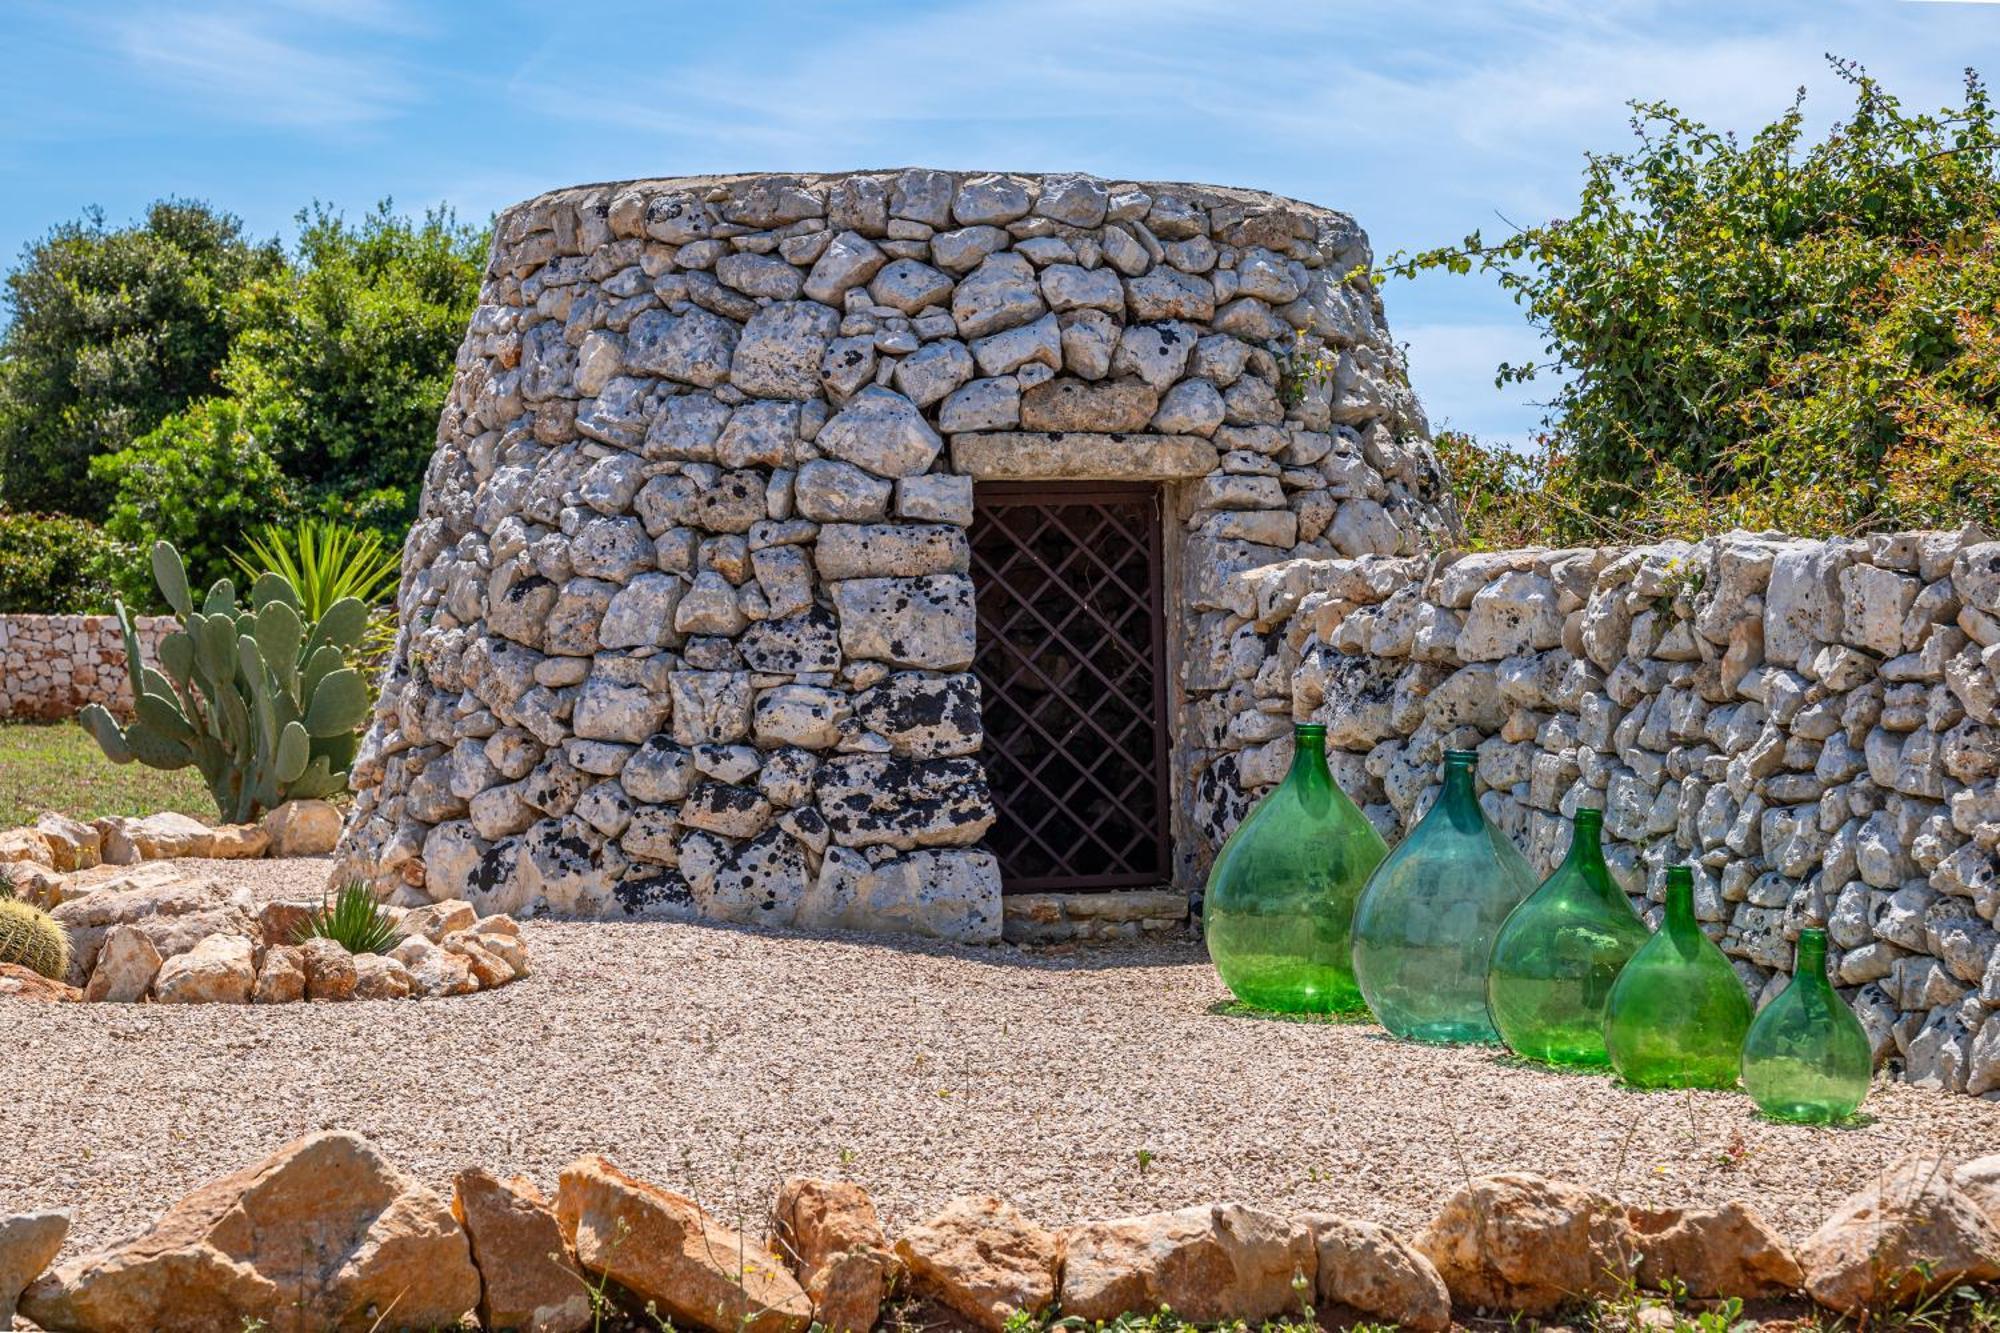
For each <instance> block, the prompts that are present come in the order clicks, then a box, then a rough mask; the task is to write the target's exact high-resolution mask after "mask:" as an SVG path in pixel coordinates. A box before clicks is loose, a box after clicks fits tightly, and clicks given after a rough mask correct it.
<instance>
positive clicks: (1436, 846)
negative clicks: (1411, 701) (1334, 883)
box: [1354, 750, 1535, 1044]
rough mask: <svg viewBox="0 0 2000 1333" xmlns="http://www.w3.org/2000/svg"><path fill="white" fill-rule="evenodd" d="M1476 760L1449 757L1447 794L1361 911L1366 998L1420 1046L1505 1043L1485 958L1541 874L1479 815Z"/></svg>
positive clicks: (1359, 951)
mask: <svg viewBox="0 0 2000 1333" xmlns="http://www.w3.org/2000/svg"><path fill="white" fill-rule="evenodd" d="M1475 758H1476V756H1475V755H1474V754H1473V752H1472V751H1470V750H1447V751H1446V752H1445V757H1444V790H1443V791H1442V792H1440V793H1439V795H1438V798H1437V800H1436V801H1435V802H1433V803H1432V805H1431V808H1430V810H1429V811H1428V812H1427V813H1426V814H1425V815H1424V817H1423V818H1422V819H1420V820H1418V821H1417V826H1416V827H1415V828H1413V829H1411V830H1410V834H1409V836H1408V837H1407V838H1405V839H1403V842H1402V845H1401V846H1399V847H1397V848H1396V850H1395V851H1393V852H1391V853H1389V856H1388V858H1387V859H1386V860H1384V861H1383V862H1382V864H1381V866H1380V867H1378V868H1377V869H1376V871H1375V875H1374V878H1372V879H1370V880H1369V881H1368V887H1367V888H1366V889H1364V890H1362V893H1361V903H1360V906H1358V907H1356V908H1355V909H1354V976H1355V980H1356V981H1358V982H1360V984H1361V994H1362V997H1363V998H1364V999H1366V1000H1367V1001H1368V1007H1369V1008H1370V1009H1372V1010H1373V1011H1374V1012H1375V1017H1376V1019H1377V1020H1378V1021H1379V1022H1380V1023H1381V1024H1382V1026H1383V1027H1385V1028H1387V1029H1389V1031H1391V1032H1393V1033H1394V1034H1395V1035H1397V1036H1398V1037H1407V1038H1409V1039H1411V1040H1414V1041H1432V1042H1484V1043H1489V1044H1490V1043H1493V1042H1497V1041H1499V1040H1500V1038H1499V1034H1498V1033H1496V1032H1495V1031H1494V1030H1493V1022H1492V1019H1491V1018H1489V1017H1488V1016H1487V1013H1486V960H1487V959H1488V958H1489V957H1490V956H1491V955H1492V953H1493V941H1494V939H1495V938H1496V937H1497V936H1498V935H1499V933H1500V924H1501V923H1502V922H1503V921H1505V920H1506V919H1507V914H1508V913H1509V912H1512V911H1513V910H1514V908H1515V907H1516V906H1518V905H1519V904H1520V902H1521V900H1522V899H1524V898H1526V897H1527V896H1528V895H1529V894H1530V893H1532V892H1533V891H1534V888H1535V872H1534V871H1533V870H1531V869H1529V868H1528V863H1527V861H1526V860H1525V859H1523V858H1522V856H1521V853H1520V852H1519V851H1517V850H1516V849H1515V847H1514V844H1513V843H1512V842H1510V841H1508V839H1507V835H1506V834H1504V833H1502V832H1501V831H1500V830H1499V829H1497V828H1495V827H1494V826H1493V823H1492V821H1491V820H1489V819H1487V818H1486V812H1485V811H1484V810H1482V809H1480V807H1479V798H1478V797H1477V796H1476V795H1474V793H1473V789H1472V765H1473V761H1474V759H1475Z"/></svg>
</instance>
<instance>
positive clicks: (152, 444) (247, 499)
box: [90, 398, 297, 609]
mask: <svg viewBox="0 0 2000 1333" xmlns="http://www.w3.org/2000/svg"><path fill="white" fill-rule="evenodd" d="M90 474H91V477H92V478H93V479H94V480H95V481H96V482H97V484H98V485H100V486H102V487H104V488H105V489H106V490H107V491H109V492H110V493H111V497H112V498H111V512H110V516H109V517H108V518H106V519H105V523H104V526H105V529H106V530H107V531H108V532H110V533H111V534H112V535H113V536H114V537H117V538H118V539H119V540H121V541H124V542H129V543H131V544H132V545H133V546H134V547H135V548H138V549H142V550H143V549H146V548H149V547H150V546H151V545H152V543H154V542H156V541H164V542H169V543H171V544H172V545H173V547H174V548H175V549H176V550H177V551H179V552H180V553H181V558H182V559H183V560H184V561H185V562H186V564H187V568H188V576H189V579H190V581H191V582H192V583H193V584H194V586H196V587H207V586H208V585H209V584H211V583H213V582H214V581H215V580H217V579H220V578H226V577H228V575H229V574H230V572H231V567H232V562H231V560H230V552H231V551H233V550H235V549H237V548H238V547H241V546H242V545H243V543H244V539H245V537H246V535H247V534H248V533H250V532H252V531H254V530H255V529H256V528H257V527H258V526H260V525H262V524H265V523H269V522H271V521H273V520H278V519H284V518H288V517H290V516H291V515H292V514H294V513H295V512H296V510H297V505H296V503H295V501H294V500H293V498H292V495H293V493H292V489H291V484H290V482H289V481H288V480H287V479H286V477H285V476H284V474H283V473H282V472H281V471H280V470H279V468H278V464H277V462H276V460H274V459H273V458H272V457H271V455H270V453H269V452H268V451H267V450H266V449H265V448H264V444H263V441H262V440H261V439H260V438H259V437H258V435H257V434H255V433H254V432H253V430H252V423H251V422H250V421H249V420H248V419H247V418H246V417H245V416H244V414H243V412H242V410H241V409H240V408H239V407H238V406H237V405H236V404H235V403H233V402H230V401H228V400H227V399H219V398H210V399H205V400H203V401H202V402H199V403H196V404H195V405H194V406H193V407H190V408H188V409H187V410H186V411H184V412H178V413H176V414H174V415H173V416H170V417H168V418H167V419H166V421H164V422H162V423H161V425H160V427H159V429H157V430H155V431H153V432H152V433H150V434H148V435H146V436H145V437H143V438H142V439H140V440H138V441H137V442H136V443H134V444H133V445H132V446H131V447H130V448H128V449H121V450H119V451H118V452H117V453H114V454H109V455H107V456H105V457H103V458H99V459H97V460H95V461H94V462H92V463H91V465H90ZM134 565H135V566H136V567H135V568H131V569H129V570H127V571H126V574H125V577H124V578H122V579H121V580H120V581H119V585H118V592H119V595H120V596H121V597H122V598H123V599H124V600H125V602H126V604H127V605H130V606H135V607H140V608H147V609H159V608H160V607H162V606H163V603H162V602H161V601H160V598H159V594H158V592H157V591H155V589H154V588H153V586H152V584H151V581H150V579H149V578H148V577H147V574H146V571H145V569H144V566H143V563H141V562H136V561H135V562H134Z"/></svg>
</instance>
